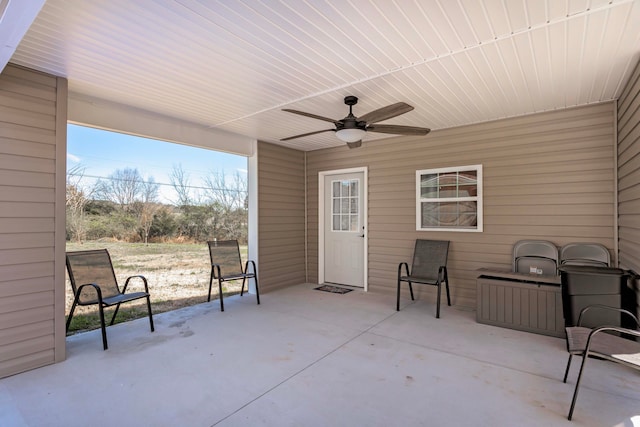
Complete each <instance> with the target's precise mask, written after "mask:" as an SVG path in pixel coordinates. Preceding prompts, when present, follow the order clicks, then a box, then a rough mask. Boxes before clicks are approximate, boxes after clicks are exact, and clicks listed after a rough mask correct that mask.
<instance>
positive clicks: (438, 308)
mask: <svg viewBox="0 0 640 427" xmlns="http://www.w3.org/2000/svg"><path fill="white" fill-rule="evenodd" d="M440 283H441V282H438V284H437V285H436V287H437V288H438V296H437V297H436V319H439V318H440V294H441V293H442V292H440V291H441V289H440Z"/></svg>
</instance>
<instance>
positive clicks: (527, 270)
mask: <svg viewBox="0 0 640 427" xmlns="http://www.w3.org/2000/svg"><path fill="white" fill-rule="evenodd" d="M513 272H514V273H522V274H539V275H541V276H556V275H557V274H558V248H557V247H556V245H555V244H553V243H551V242H548V241H546V240H520V241H518V242H516V243H515V244H514V245H513Z"/></svg>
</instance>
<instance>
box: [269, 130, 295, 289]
mask: <svg viewBox="0 0 640 427" xmlns="http://www.w3.org/2000/svg"><path fill="white" fill-rule="evenodd" d="M304 213H305V191H304V153H303V152H301V151H297V150H292V149H290V148H285V147H279V146H276V145H273V144H267V143H262V142H258V256H259V266H258V274H259V279H260V290H261V291H262V292H267V291H269V290H273V289H277V288H281V287H285V286H291V285H299V284H301V283H304V282H305V281H306V274H305V220H304Z"/></svg>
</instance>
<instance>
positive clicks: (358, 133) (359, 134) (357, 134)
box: [336, 129, 367, 142]
mask: <svg viewBox="0 0 640 427" xmlns="http://www.w3.org/2000/svg"><path fill="white" fill-rule="evenodd" d="M366 133H367V131H366V130H364V129H340V130H338V131H336V136H337V137H338V139H339V140H340V141H343V142H356V141H360V140H361V139H362V138H364V135H365V134H366Z"/></svg>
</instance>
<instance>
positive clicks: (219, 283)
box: [218, 278, 224, 311]
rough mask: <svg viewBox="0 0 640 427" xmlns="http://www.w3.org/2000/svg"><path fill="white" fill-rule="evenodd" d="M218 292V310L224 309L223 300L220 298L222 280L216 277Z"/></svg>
mask: <svg viewBox="0 0 640 427" xmlns="http://www.w3.org/2000/svg"><path fill="white" fill-rule="evenodd" d="M218 292H219V293H220V311H224V301H223V300H222V280H221V279H220V278H218Z"/></svg>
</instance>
